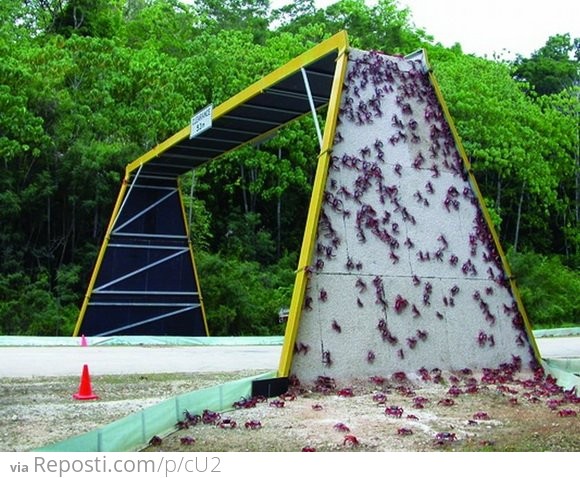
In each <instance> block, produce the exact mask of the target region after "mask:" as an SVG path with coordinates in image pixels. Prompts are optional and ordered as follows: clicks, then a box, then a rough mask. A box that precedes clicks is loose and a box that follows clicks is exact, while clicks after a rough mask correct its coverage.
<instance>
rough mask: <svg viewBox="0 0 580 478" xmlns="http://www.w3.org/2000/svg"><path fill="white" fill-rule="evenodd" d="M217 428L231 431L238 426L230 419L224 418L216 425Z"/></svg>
mask: <svg viewBox="0 0 580 478" xmlns="http://www.w3.org/2000/svg"><path fill="white" fill-rule="evenodd" d="M217 426H218V427H220V428H223V429H226V428H227V429H233V428H236V427H237V426H238V424H237V423H236V421H235V420H233V419H232V418H224V419H222V420H220V421H219V422H218V423H217Z"/></svg>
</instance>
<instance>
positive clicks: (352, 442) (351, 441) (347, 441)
mask: <svg viewBox="0 0 580 478" xmlns="http://www.w3.org/2000/svg"><path fill="white" fill-rule="evenodd" d="M342 444H343V445H348V446H359V445H360V442H359V441H358V438H357V437H355V436H354V435H345V436H344V440H343V442H342Z"/></svg>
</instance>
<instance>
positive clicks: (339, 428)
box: [332, 422, 350, 433]
mask: <svg viewBox="0 0 580 478" xmlns="http://www.w3.org/2000/svg"><path fill="white" fill-rule="evenodd" d="M332 428H334V429H335V430H336V431H338V432H343V433H348V432H349V431H350V428H348V427H347V426H346V425H345V424H344V423H341V422H339V423H337V424H336V425H334V427H332Z"/></svg>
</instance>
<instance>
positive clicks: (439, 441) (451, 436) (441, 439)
mask: <svg viewBox="0 0 580 478" xmlns="http://www.w3.org/2000/svg"><path fill="white" fill-rule="evenodd" d="M454 441H457V436H456V435H455V433H451V432H439V433H437V435H435V445H446V444H448V443H451V442H454Z"/></svg>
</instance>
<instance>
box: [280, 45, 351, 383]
mask: <svg viewBox="0 0 580 478" xmlns="http://www.w3.org/2000/svg"><path fill="white" fill-rule="evenodd" d="M344 40H345V41H344V44H343V45H342V46H341V49H340V50H339V54H338V58H337V60H336V69H335V73H334V79H333V83H332V91H331V95H330V101H329V104H328V112H327V115H326V125H325V128H324V135H323V138H322V147H321V152H320V154H319V156H318V165H317V168H316V175H315V178H314V185H313V188H312V196H311V198H310V206H309V209H308V216H307V220H306V228H305V230H304V238H303V240H302V248H301V251H300V258H299V260H298V270H297V272H296V279H295V282H294V291H293V293H292V300H291V302H290V311H289V313H288V323H287V324H286V332H285V335H284V344H283V346H282V354H281V356H280V364H279V367H278V377H287V376H288V375H289V373H290V368H291V366H292V357H293V355H294V343H295V341H296V336H297V334H298V328H299V325H300V316H301V315H302V308H303V306H304V296H305V293H306V285H307V283H308V270H307V267H308V265H309V264H310V261H311V259H312V254H313V252H314V245H315V242H316V232H317V229H318V220H319V217H320V209H321V207H322V199H323V195H324V190H325V187H326V179H327V177H328V168H329V165H330V156H331V153H332V145H333V142H334V135H335V131H336V122H337V119H338V110H339V106H340V100H341V94H342V86H343V84H344V76H345V73H346V68H347V65H348V40H347V38H346V36H345V39H344Z"/></svg>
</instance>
